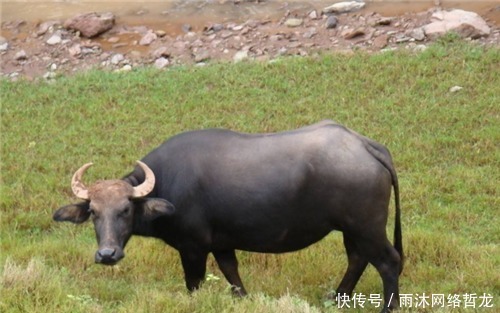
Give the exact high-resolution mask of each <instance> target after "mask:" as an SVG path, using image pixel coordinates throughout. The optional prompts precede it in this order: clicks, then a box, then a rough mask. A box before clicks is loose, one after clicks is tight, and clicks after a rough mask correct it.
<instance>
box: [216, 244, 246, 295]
mask: <svg viewBox="0 0 500 313" xmlns="http://www.w3.org/2000/svg"><path fill="white" fill-rule="evenodd" d="M213 255H214V257H215V260H216V261H217V264H218V265H219V268H220V270H221V271H222V273H223V274H224V277H226V279H227V281H228V282H229V283H230V284H231V291H232V292H233V294H234V295H237V296H244V295H246V294H247V292H246V290H245V287H243V283H242V281H241V278H240V274H239V273H238V260H237V259H236V254H235V253H234V250H229V251H214V252H213Z"/></svg>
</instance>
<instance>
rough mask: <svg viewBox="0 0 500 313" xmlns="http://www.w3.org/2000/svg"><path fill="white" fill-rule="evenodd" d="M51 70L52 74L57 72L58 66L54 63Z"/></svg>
mask: <svg viewBox="0 0 500 313" xmlns="http://www.w3.org/2000/svg"><path fill="white" fill-rule="evenodd" d="M50 70H51V71H52V72H54V71H56V70H57V64H56V63H52V64H51V65H50Z"/></svg>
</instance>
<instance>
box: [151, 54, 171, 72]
mask: <svg viewBox="0 0 500 313" xmlns="http://www.w3.org/2000/svg"><path fill="white" fill-rule="evenodd" d="M169 64H170V61H169V60H168V59H167V58H164V57H161V58H158V59H156V60H155V64H154V66H155V67H156V68H157V69H160V70H161V69H162V68H164V67H166V66H167V65H169Z"/></svg>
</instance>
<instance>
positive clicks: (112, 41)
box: [107, 37, 120, 43]
mask: <svg viewBox="0 0 500 313" xmlns="http://www.w3.org/2000/svg"><path fill="white" fill-rule="evenodd" d="M118 41H120V37H110V38H108V40H107V42H109V43H117V42H118Z"/></svg>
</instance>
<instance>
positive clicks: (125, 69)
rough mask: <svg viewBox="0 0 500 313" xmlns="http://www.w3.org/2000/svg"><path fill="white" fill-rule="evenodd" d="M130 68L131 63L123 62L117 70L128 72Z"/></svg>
mask: <svg viewBox="0 0 500 313" xmlns="http://www.w3.org/2000/svg"><path fill="white" fill-rule="evenodd" d="M131 70H132V65H130V64H125V65H124V66H123V67H122V68H120V69H119V70H118V71H119V72H130V71H131Z"/></svg>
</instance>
